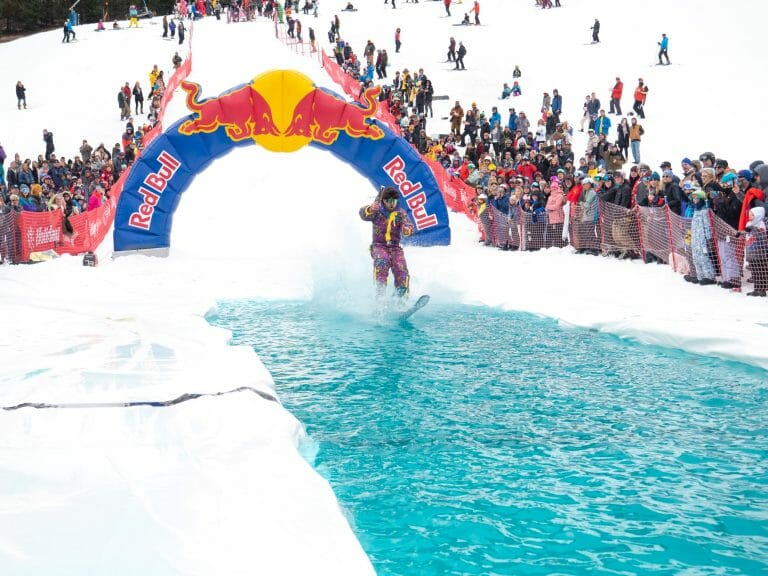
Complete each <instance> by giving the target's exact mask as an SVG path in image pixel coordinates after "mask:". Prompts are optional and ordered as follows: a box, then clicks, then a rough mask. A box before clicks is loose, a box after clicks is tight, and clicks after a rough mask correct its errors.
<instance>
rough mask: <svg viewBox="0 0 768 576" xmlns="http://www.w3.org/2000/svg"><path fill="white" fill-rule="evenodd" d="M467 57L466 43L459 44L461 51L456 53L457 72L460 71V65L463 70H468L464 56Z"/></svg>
mask: <svg viewBox="0 0 768 576" xmlns="http://www.w3.org/2000/svg"><path fill="white" fill-rule="evenodd" d="M466 55H467V49H466V48H464V43H463V42H459V51H458V52H456V70H458V69H459V64H461V69H462V70H466V68H464V56H466Z"/></svg>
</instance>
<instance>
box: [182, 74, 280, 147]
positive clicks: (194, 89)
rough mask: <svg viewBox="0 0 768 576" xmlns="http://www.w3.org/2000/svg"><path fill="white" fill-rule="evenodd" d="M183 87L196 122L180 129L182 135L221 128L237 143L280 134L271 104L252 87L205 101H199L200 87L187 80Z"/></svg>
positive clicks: (191, 121) (184, 125)
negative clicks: (264, 135)
mask: <svg viewBox="0 0 768 576" xmlns="http://www.w3.org/2000/svg"><path fill="white" fill-rule="evenodd" d="M181 88H182V89H183V90H184V91H185V92H186V93H187V108H189V109H190V110H192V112H194V113H195V115H196V118H195V119H194V120H187V121H186V122H184V123H183V124H182V125H181V126H179V132H181V133H182V134H186V135H187V136H189V135H191V134H197V133H200V132H203V133H206V134H209V133H211V132H214V131H216V130H218V129H219V128H221V127H222V126H223V127H224V129H225V132H226V133H227V136H229V137H230V139H232V140H234V141H235V142H239V141H240V140H247V139H248V138H252V137H254V136H261V135H263V134H272V135H273V136H277V135H278V134H280V132H279V131H278V130H277V127H276V126H275V123H274V121H273V120H272V110H271V109H270V107H269V104H268V103H267V101H266V100H265V99H264V97H263V96H262V95H261V94H259V93H258V92H256V91H255V90H254V89H253V88H252V86H251V85H250V84H248V85H246V86H243V87H242V88H238V89H236V90H233V91H231V92H227V93H225V94H222V95H221V96H219V97H217V98H207V99H205V100H203V101H199V100H198V99H197V97H198V95H199V94H200V85H199V84H195V83H194V82H187V81H186V80H184V81H182V83H181Z"/></svg>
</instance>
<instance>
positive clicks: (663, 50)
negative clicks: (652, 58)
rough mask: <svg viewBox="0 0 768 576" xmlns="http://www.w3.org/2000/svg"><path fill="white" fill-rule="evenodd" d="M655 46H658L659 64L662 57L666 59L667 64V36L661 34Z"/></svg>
mask: <svg viewBox="0 0 768 576" xmlns="http://www.w3.org/2000/svg"><path fill="white" fill-rule="evenodd" d="M657 44H658V45H659V64H662V61H661V57H662V56H664V58H666V59H667V64H669V55H668V54H667V48H669V38H667V35H666V34H662V35H661V41H660V42H657Z"/></svg>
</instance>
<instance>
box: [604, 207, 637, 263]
mask: <svg viewBox="0 0 768 576" xmlns="http://www.w3.org/2000/svg"><path fill="white" fill-rule="evenodd" d="M598 211H599V218H600V249H601V251H602V252H603V253H607V254H621V255H634V256H640V255H641V253H642V250H641V241H640V229H641V227H642V226H641V222H640V221H639V220H638V215H637V213H636V212H635V211H634V210H630V209H628V208H624V207H623V206H618V205H616V204H611V203H610V202H604V201H602V200H600V201H599V205H598Z"/></svg>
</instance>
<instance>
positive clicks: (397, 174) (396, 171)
mask: <svg viewBox="0 0 768 576" xmlns="http://www.w3.org/2000/svg"><path fill="white" fill-rule="evenodd" d="M403 168H405V162H403V159H402V158H401V157H400V156H395V157H394V158H392V160H390V161H389V162H387V163H386V164H385V165H384V172H386V173H387V175H388V176H389V177H390V178H391V179H392V182H394V184H395V186H397V189H398V190H399V191H400V194H401V195H402V196H403V198H405V202H406V204H407V205H408V208H410V210H411V215H412V216H413V220H414V222H415V224H416V229H417V230H423V229H425V228H431V227H432V226H436V225H437V216H435V215H434V214H428V213H427V209H426V208H425V204H426V203H427V195H426V194H425V193H424V192H423V191H422V190H421V182H416V183H414V182H411V181H410V180H408V174H407V173H406V172H405V170H403Z"/></svg>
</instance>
